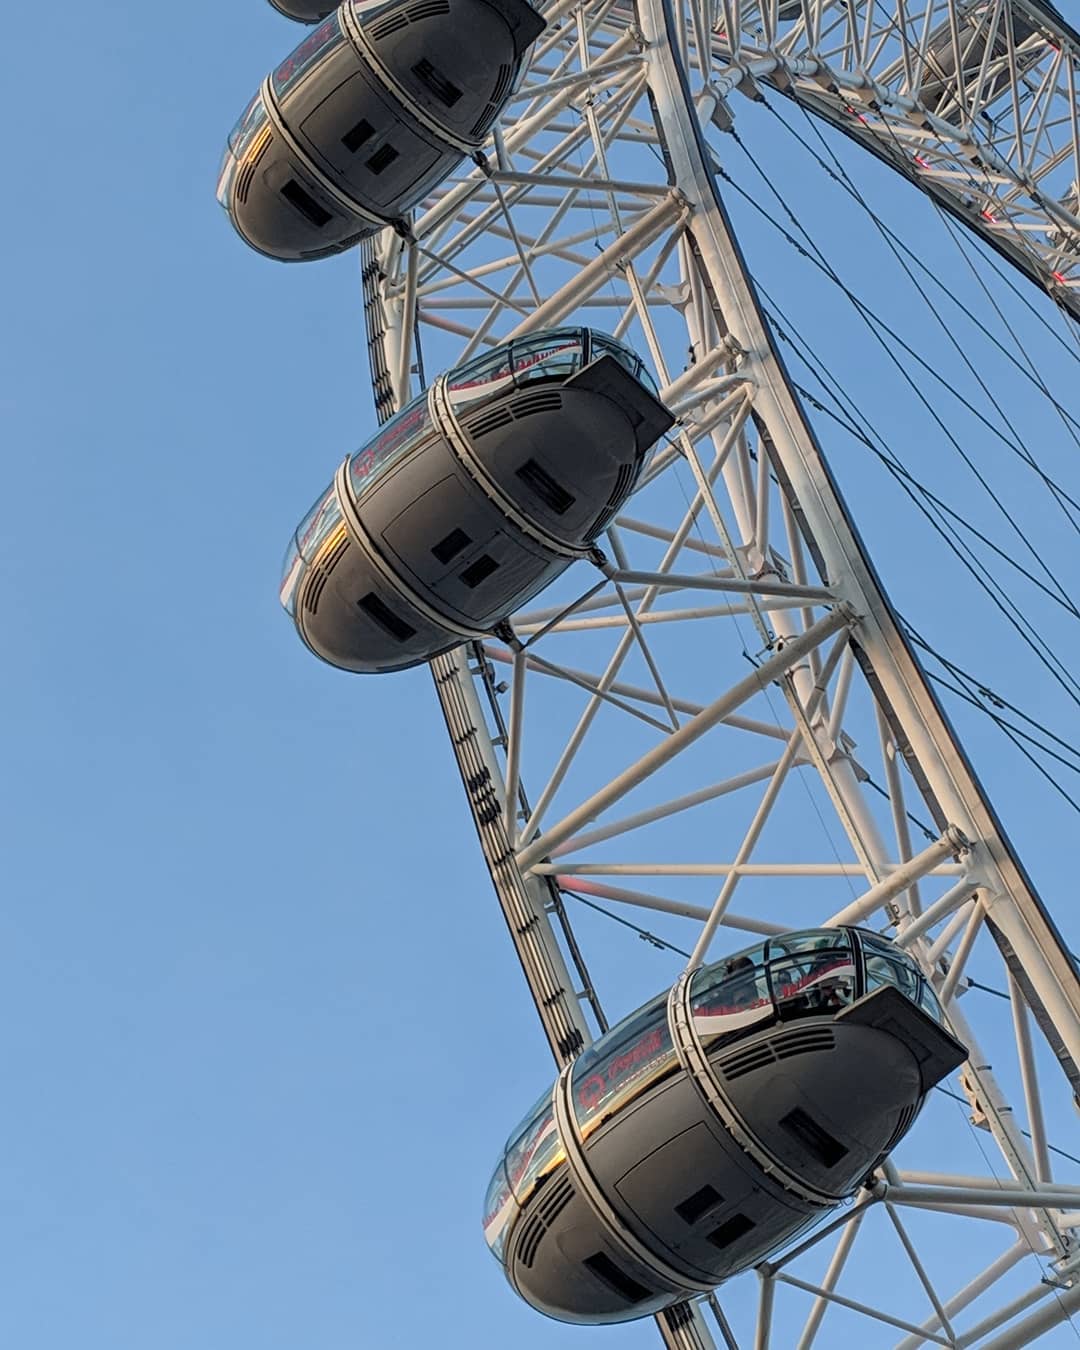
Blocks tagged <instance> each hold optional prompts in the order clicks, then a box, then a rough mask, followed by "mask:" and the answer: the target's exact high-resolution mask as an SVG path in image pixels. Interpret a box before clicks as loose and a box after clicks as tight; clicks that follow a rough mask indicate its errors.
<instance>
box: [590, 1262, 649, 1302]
mask: <svg viewBox="0 0 1080 1350" xmlns="http://www.w3.org/2000/svg"><path fill="white" fill-rule="evenodd" d="M582 1265H584V1266H586V1267H587V1268H588V1269H589V1270H591V1271H592V1273H593V1274H594V1275H595V1276H596V1278H597V1279H598V1280H599V1281H600V1282H601V1284H606V1285H607V1287H608V1288H609V1289H613V1290H614V1291H615V1293H616V1294H621V1295H622V1297H623V1298H624V1299H626V1301H627V1303H640V1302H641V1301H642V1299H646V1298H648V1297H649V1290H648V1289H646V1288H645V1286H644V1285H642V1284H638V1282H637V1280H635V1279H634V1277H633V1276H632V1275H627V1273H626V1271H625V1270H620V1269H619V1267H618V1266H617V1265H616V1264H615V1262H614V1261H613V1260H612V1259H611V1257H610V1256H608V1254H607V1253H606V1252H595V1253H594V1254H593V1255H592V1256H587V1257H586V1258H585V1260H584V1261H583V1262H582Z"/></svg>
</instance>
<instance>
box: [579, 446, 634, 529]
mask: <svg viewBox="0 0 1080 1350" xmlns="http://www.w3.org/2000/svg"><path fill="white" fill-rule="evenodd" d="M636 475H637V465H636V464H623V465H622V466H621V467H620V469H619V474H618V477H617V478H616V479H615V486H614V487H613V488H612V489H611V496H610V497H609V498H608V499H607V505H606V506H605V507H604V509H603V510H602V511H601V512H600V514H599V515H598V516H597V517H596V519H595V520H594V521H593V523H592V525H590V527H589V535H588V537H589V538H590V539H593V538H595V537H596V535H598V534H599V533H600V531H601V530H603V529H605V528H606V527H607V525H608V524H609V522H610V521H611V519H612V517H613V516H614V515H615V512H616V511H618V509H619V507H620V506H622V504H623V502H624V501H626V499H627V497H628V496H629V495H630V489H631V488H632V487H633V485H634V478H635V477H636Z"/></svg>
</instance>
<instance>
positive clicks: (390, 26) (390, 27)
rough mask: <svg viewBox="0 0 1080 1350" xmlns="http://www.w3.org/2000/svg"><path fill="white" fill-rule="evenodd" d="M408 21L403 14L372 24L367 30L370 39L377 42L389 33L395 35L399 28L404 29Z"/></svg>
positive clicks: (392, 15)
mask: <svg viewBox="0 0 1080 1350" xmlns="http://www.w3.org/2000/svg"><path fill="white" fill-rule="evenodd" d="M408 22H409V20H408V19H407V18H406V17H405V15H404V14H391V15H390V17H389V18H388V19H381V20H380V21H379V22H378V23H373V24H372V25H371V27H370V29H369V30H368V31H369V33H370V34H371V36H372V38H373V39H374V40H375V41H376V42H378V41H380V39H382V38H384V37H388V36H389V35H390V34H391V33H396V32H397V30H398V29H399V28H404V27H405V25H406V24H407V23H408Z"/></svg>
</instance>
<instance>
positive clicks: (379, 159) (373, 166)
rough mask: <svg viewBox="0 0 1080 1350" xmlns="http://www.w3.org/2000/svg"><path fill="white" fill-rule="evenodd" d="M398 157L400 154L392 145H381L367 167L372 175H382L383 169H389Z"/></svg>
mask: <svg viewBox="0 0 1080 1350" xmlns="http://www.w3.org/2000/svg"><path fill="white" fill-rule="evenodd" d="M397 157H398V152H397V151H396V150H395V149H394V147H393V146H392V145H389V144H387V145H380V146H379V148H378V150H376V151H375V153H374V154H373V155H372V156H371V158H370V159H369V160H368V162H367V167H368V168H369V169H370V170H371V172H372V173H382V171H383V169H386V168H389V166H390V165H391V164H393V162H394V160H395V159H397Z"/></svg>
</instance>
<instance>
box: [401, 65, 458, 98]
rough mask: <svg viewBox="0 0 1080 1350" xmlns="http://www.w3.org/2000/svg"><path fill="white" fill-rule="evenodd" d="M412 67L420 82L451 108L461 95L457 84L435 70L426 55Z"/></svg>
mask: <svg viewBox="0 0 1080 1350" xmlns="http://www.w3.org/2000/svg"><path fill="white" fill-rule="evenodd" d="M412 69H413V74H414V75H415V76H416V78H417V79H418V80H419V81H420V83H421V84H422V85H424V86H425V87H426V88H427V89H430V90H431V92H432V93H433V94H434V95H435V97H436V98H437V99H438V100H439V102H440V103H442V104H444V105H445V106H446V107H447V108H452V107H453V106H454V104H455V103H456V102H457V101H458V99H459V98H460V97H461V90H460V89H459V88H458V87H457V85H456V84H454V83H453V81H452V80H448V79H447V78H446V76H445V75H444V74H443V73H442V71H441V70H436V68H435V67H434V66H433V65H432V64H431V62H430V61H429V60H427V58H426V57H425V58H424V60H423V61H418V62H417V63H416V65H415V66H413V68H412Z"/></svg>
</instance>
